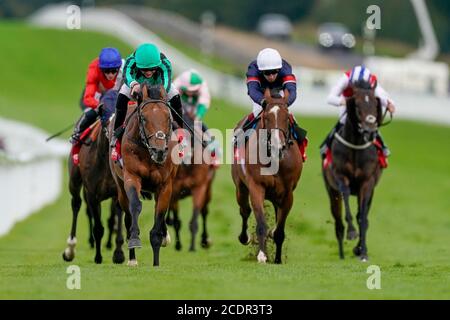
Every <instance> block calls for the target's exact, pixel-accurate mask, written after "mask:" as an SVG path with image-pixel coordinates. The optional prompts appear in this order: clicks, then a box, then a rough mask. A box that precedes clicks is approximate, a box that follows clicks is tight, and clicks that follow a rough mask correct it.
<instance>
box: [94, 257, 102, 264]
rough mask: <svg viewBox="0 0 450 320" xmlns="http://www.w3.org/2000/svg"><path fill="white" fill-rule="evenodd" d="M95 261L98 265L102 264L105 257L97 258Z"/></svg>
mask: <svg viewBox="0 0 450 320" xmlns="http://www.w3.org/2000/svg"><path fill="white" fill-rule="evenodd" d="M94 261H95V263H96V264H101V263H102V261H103V257H102V256H95V259H94Z"/></svg>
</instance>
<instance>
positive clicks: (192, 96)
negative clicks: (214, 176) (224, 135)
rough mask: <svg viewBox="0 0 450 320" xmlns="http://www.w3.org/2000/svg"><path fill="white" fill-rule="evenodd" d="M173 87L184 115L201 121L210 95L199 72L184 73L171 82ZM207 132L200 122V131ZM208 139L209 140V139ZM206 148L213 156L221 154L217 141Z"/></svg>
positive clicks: (203, 124) (215, 158)
mask: <svg viewBox="0 0 450 320" xmlns="http://www.w3.org/2000/svg"><path fill="white" fill-rule="evenodd" d="M173 86H174V87H175V88H176V89H177V90H178V92H179V93H180V95H181V103H182V105H183V110H184V113H185V114H186V115H188V116H191V118H192V119H193V120H194V121H202V120H203V117H204V116H205V114H206V112H207V111H208V109H209V105H210V103H211V95H210V93H209V88H208V84H207V83H206V81H205V80H203V78H202V76H201V75H200V74H199V72H198V71H197V70H195V69H190V70H186V71H184V72H183V73H182V74H180V75H179V76H178V77H177V78H176V79H175V80H174V81H173ZM207 130H208V127H207V126H206V124H205V123H204V122H202V131H203V132H206V131H207ZM208 139H210V140H211V137H208ZM208 147H209V149H210V150H211V153H212V154H214V155H216V153H219V154H220V152H221V151H220V148H219V146H218V144H217V141H212V143H210V144H209V145H208ZM214 160H217V157H214ZM214 164H216V163H214Z"/></svg>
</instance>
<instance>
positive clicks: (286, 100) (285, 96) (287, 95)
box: [284, 89, 289, 104]
mask: <svg viewBox="0 0 450 320" xmlns="http://www.w3.org/2000/svg"><path fill="white" fill-rule="evenodd" d="M284 101H285V102H286V104H287V103H288V101H289V90H288V89H284Z"/></svg>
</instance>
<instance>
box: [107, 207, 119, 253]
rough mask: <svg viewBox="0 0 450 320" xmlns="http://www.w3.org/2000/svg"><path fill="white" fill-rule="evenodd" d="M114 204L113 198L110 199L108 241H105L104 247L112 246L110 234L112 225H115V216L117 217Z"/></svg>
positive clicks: (111, 234)
mask: <svg viewBox="0 0 450 320" xmlns="http://www.w3.org/2000/svg"><path fill="white" fill-rule="evenodd" d="M115 206H116V204H115V203H114V200H112V201H111V206H110V211H109V212H110V215H109V218H108V241H107V242H106V248H107V249H111V248H112V236H113V233H114V227H115V226H116V217H117V211H116V208H115Z"/></svg>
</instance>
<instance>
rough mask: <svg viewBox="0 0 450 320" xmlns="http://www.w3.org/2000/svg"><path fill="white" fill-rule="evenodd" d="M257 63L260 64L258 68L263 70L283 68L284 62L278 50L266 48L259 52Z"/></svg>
mask: <svg viewBox="0 0 450 320" xmlns="http://www.w3.org/2000/svg"><path fill="white" fill-rule="evenodd" d="M256 64H257V65H258V69H259V70H261V71H263V70H274V69H281V66H282V64H283V62H282V60H281V56H280V53H279V52H278V51H277V50H275V49H272V48H265V49H263V50H261V51H260V52H259V53H258V57H257V58H256Z"/></svg>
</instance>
